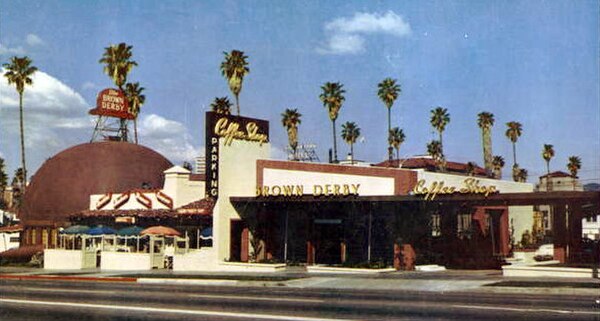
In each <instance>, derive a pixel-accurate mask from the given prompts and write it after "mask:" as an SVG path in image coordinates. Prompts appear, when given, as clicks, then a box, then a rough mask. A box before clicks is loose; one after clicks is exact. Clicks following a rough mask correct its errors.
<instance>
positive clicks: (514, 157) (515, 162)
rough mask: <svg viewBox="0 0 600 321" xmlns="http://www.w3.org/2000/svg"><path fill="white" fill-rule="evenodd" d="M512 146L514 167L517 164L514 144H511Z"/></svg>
mask: <svg viewBox="0 0 600 321" xmlns="http://www.w3.org/2000/svg"><path fill="white" fill-rule="evenodd" d="M512 145H513V166H514V165H516V164H517V148H516V144H515V142H513V143H512Z"/></svg>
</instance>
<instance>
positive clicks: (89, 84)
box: [81, 81, 100, 90]
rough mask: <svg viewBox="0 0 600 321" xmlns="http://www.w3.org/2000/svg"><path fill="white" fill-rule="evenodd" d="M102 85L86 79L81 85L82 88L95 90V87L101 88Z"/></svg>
mask: <svg viewBox="0 0 600 321" xmlns="http://www.w3.org/2000/svg"><path fill="white" fill-rule="evenodd" d="M99 88H100V87H99V86H98V85H96V84H95V83H93V82H91V81H86V82H84V83H83V85H81V89H82V90H93V89H99Z"/></svg>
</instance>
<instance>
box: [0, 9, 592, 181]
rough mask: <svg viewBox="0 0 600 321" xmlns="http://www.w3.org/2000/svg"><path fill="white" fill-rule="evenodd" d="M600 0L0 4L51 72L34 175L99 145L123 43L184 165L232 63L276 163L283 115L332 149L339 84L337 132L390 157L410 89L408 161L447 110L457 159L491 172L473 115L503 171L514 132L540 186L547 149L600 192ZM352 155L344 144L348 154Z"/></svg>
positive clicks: (3, 120) (24, 50)
mask: <svg viewBox="0 0 600 321" xmlns="http://www.w3.org/2000/svg"><path fill="white" fill-rule="evenodd" d="M599 8H600V5H599V1H597V0H595V1H592V0H590V1H586V0H577V1H559V0H553V1H535V0H526V1H494V0H489V1H477V0H465V1H421V0H419V1H417V0H414V1H347V0H346V1H307V0H303V1H232V0H229V1H227V0H226V1H223V0H221V1H149V0H147V1H141V0H140V1H116V0H115V1H19V0H10V1H8V0H0V62H2V63H5V62H8V60H9V59H10V57H12V56H15V55H17V56H22V55H27V56H28V57H30V58H31V59H32V60H33V64H34V65H35V66H36V67H37V68H38V69H39V71H38V72H37V73H36V74H35V76H34V78H33V80H34V84H33V86H30V87H27V88H26V91H25V98H24V106H25V107H24V108H25V122H26V126H25V135H26V149H27V166H28V172H29V173H30V174H33V173H34V172H35V171H36V170H37V169H38V168H39V167H40V166H41V165H42V163H43V162H44V161H45V160H46V159H48V158H50V157H52V156H53V155H55V154H56V153H58V152H60V151H61V150H63V149H65V148H67V147H69V146H73V145H76V144H81V143H85V142H88V141H89V140H90V138H91V136H92V131H93V126H94V118H93V117H92V116H89V115H88V114H87V111H88V110H89V109H90V108H92V106H93V105H94V104H95V100H96V95H97V93H98V92H99V91H101V90H102V89H104V88H108V87H113V86H114V85H113V83H112V81H111V80H110V79H109V77H108V76H106V75H105V74H104V73H103V71H102V65H101V64H99V63H98V60H99V59H100V58H101V56H102V53H103V51H104V48H105V47H107V46H109V45H111V44H118V43H120V42H125V43H127V44H129V45H132V46H133V59H134V60H135V61H136V62H137V63H138V66H137V67H135V68H134V69H133V70H132V72H131V73H130V74H129V76H128V80H129V81H133V82H139V83H140V84H141V86H143V87H145V89H146V90H145V92H144V93H145V94H146V103H145V105H143V106H142V111H141V114H140V118H139V121H138V127H139V135H140V143H141V144H143V145H146V146H149V147H151V148H153V149H155V150H157V151H159V152H160V153H162V154H163V155H164V156H165V157H167V158H168V159H170V160H171V161H172V162H173V163H175V164H181V163H182V162H183V161H192V159H193V158H194V157H196V156H200V155H202V154H203V153H204V113H205V112H206V111H208V110H209V109H210V107H209V105H210V103H211V102H212V101H213V99H214V98H215V97H221V96H229V97H230V98H231V100H232V101H233V98H232V97H233V96H232V95H231V93H230V92H229V88H228V86H227V82H226V80H225V79H224V78H223V76H222V75H221V73H220V70H219V66H220V63H221V61H222V60H223V57H224V56H223V52H224V51H230V50H232V49H238V50H242V51H244V53H245V54H246V55H247V56H248V62H249V68H250V73H249V74H248V75H247V76H246V78H245V79H244V83H243V89H242V92H241V94H240V105H241V113H242V115H244V116H248V117H254V118H260V119H266V120H268V121H270V123H271V129H270V139H271V143H272V154H273V157H274V158H280V159H284V158H285V157H286V153H285V148H286V145H287V134H286V131H285V130H284V128H283V127H282V126H281V113H282V112H283V111H284V110H285V109H286V108H297V109H298V111H299V112H300V113H301V114H302V118H301V121H302V123H301V125H300V127H299V140H300V143H312V144H316V146H317V147H316V151H317V154H318V156H319V158H320V160H321V161H323V162H325V161H327V159H328V157H327V152H328V149H329V148H331V147H332V136H331V135H332V134H331V122H330V120H329V118H328V115H327V111H326V109H325V108H324V107H323V105H322V103H321V101H320V100H319V94H320V92H321V89H320V87H321V86H322V85H323V84H324V83H325V82H329V81H332V82H340V83H342V84H343V85H344V89H345V90H346V94H345V96H346V100H345V102H344V105H343V106H342V109H341V111H340V114H339V118H338V120H337V122H336V124H337V126H338V129H337V132H338V135H339V133H340V131H341V128H340V127H341V124H342V123H344V122H346V121H353V122H356V123H357V125H358V126H359V127H360V128H361V133H362V137H361V139H360V140H359V142H358V143H357V144H356V145H355V147H354V151H355V158H356V159H361V160H365V161H368V162H380V161H382V160H385V159H386V158H387V109H386V107H385V105H384V104H383V103H382V102H381V101H380V100H379V98H378V97H377V84H378V83H379V82H380V81H381V80H383V79H384V78H387V77H391V78H394V79H397V80H398V83H399V84H400V86H401V89H402V92H401V95H400V97H399V98H398V99H397V100H396V102H395V104H394V106H393V108H392V126H393V127H395V126H398V127H400V128H402V129H403V130H404V132H405V134H406V141H405V143H404V144H402V146H401V149H400V154H401V157H411V156H415V155H423V154H425V153H426V145H427V143H428V142H430V141H431V140H433V139H436V138H437V133H436V132H435V131H434V130H433V128H432V127H431V125H430V123H429V118H430V110H431V109H433V108H435V107H437V106H442V107H444V108H447V109H448V112H449V113H450V123H449V124H448V125H447V127H446V130H445V132H444V134H443V137H444V138H443V141H444V152H445V154H446V157H447V159H448V160H451V161H459V162H468V161H474V162H476V163H477V164H479V165H482V164H483V156H482V147H481V133H480V129H479V128H478V126H477V114H478V113H480V112H482V111H488V112H491V113H493V114H494V115H495V125H494V127H493V129H492V142H493V143H492V144H493V154H494V155H501V156H503V157H504V159H505V160H506V163H507V166H506V167H505V170H504V172H505V174H504V175H505V177H508V176H510V166H511V165H512V145H511V143H510V141H509V140H508V139H507V138H506V137H505V135H504V133H505V131H506V125H505V124H506V123H507V122H509V121H518V122H520V123H521V124H522V125H523V134H522V136H521V137H520V138H519V141H518V142H517V146H516V149H517V161H518V163H519V164H520V166H521V167H522V168H526V169H527V170H528V172H529V181H530V182H534V183H535V182H537V177H538V176H540V175H543V174H545V172H546V164H545V162H544V160H543V159H542V156H541V152H542V148H543V145H544V144H552V145H554V149H555V151H556V155H555V157H554V158H553V159H552V161H551V163H550V170H551V171H554V170H562V171H567V169H566V164H567V162H568V157H569V156H572V155H576V156H579V157H580V158H581V159H582V164H583V166H582V169H581V170H580V172H579V176H580V178H581V180H582V182H583V183H591V182H596V183H600V71H599V70H600V66H599V57H600V49H599V40H600V38H599V31H598V30H599V19H600V18H599V17H600V12H599V10H600V9H599ZM18 132H19V125H18V96H17V94H16V91H15V89H14V86H9V85H8V84H7V82H6V80H5V78H4V77H2V79H1V80H0V157H2V158H4V159H5V160H6V165H7V172H8V173H9V175H10V176H12V173H13V172H14V170H15V169H16V168H17V167H19V166H20V165H19V164H20V153H19V148H20V147H19V146H20V145H19V136H18ZM349 150H350V148H349V146H348V145H347V144H345V143H344V142H343V141H342V140H341V138H338V155H339V158H340V159H343V158H344V157H345V156H346V154H347V153H348V152H349Z"/></svg>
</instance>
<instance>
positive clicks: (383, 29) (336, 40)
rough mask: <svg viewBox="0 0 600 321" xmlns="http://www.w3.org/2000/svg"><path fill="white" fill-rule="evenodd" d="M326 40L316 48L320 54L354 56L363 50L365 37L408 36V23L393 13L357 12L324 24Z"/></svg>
mask: <svg viewBox="0 0 600 321" xmlns="http://www.w3.org/2000/svg"><path fill="white" fill-rule="evenodd" d="M325 32H326V33H327V35H328V39H327V41H326V42H325V44H324V46H322V47H319V48H317V52H318V53H320V54H356V53H360V52H363V51H364V49H365V36H366V35H372V34H384V35H390V36H394V37H405V36H408V35H410V33H411V28H410V25H409V24H408V22H406V21H404V19H403V18H402V17H401V16H399V15H397V14H396V13H394V12H393V11H388V12H386V13H385V14H378V13H363V12H357V13H355V14H354V16H353V17H351V18H345V17H341V18H337V19H334V20H333V21H330V22H328V23H326V24H325Z"/></svg>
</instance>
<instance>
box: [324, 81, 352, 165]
mask: <svg viewBox="0 0 600 321" xmlns="http://www.w3.org/2000/svg"><path fill="white" fill-rule="evenodd" d="M343 87H344V85H342V84H340V83H339V82H326V83H325V84H324V85H323V86H321V90H322V93H321V94H320V95H319V99H321V101H322V102H323V106H324V107H325V108H327V112H328V114H329V119H330V120H331V126H332V129H333V162H334V163H337V162H338V157H337V138H336V135H335V120H336V119H337V117H338V114H339V112H340V109H341V108H342V104H343V103H344V100H346V98H345V97H344V93H345V92H346V91H345V90H344V89H343Z"/></svg>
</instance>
